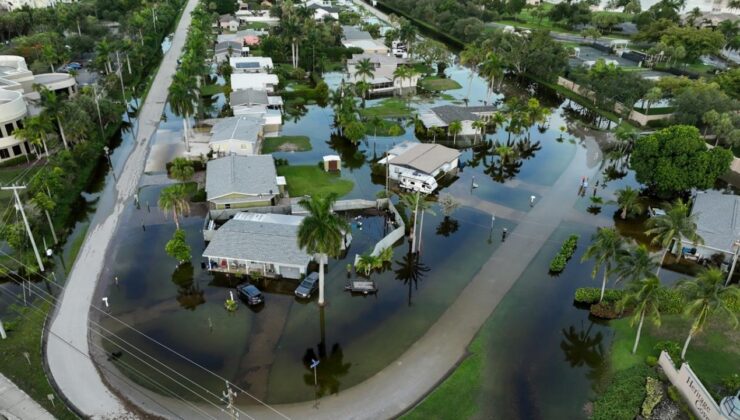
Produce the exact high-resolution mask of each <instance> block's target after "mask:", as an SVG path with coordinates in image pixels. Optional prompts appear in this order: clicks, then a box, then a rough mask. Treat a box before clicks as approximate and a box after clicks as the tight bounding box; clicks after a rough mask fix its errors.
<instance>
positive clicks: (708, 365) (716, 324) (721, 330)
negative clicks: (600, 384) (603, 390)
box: [610, 315, 740, 389]
mask: <svg viewBox="0 0 740 420" xmlns="http://www.w3.org/2000/svg"><path fill="white" fill-rule="evenodd" d="M661 320H662V324H661V326H660V327H655V326H653V325H652V324H648V323H647V322H646V323H645V325H644V326H643V328H642V337H641V338H640V344H639V346H638V348H637V353H635V354H634V355H633V354H632V345H633V344H634V340H635V332H636V330H635V328H633V327H630V325H629V319H620V320H616V321H612V326H613V327H614V330H615V338H614V343H613V344H612V350H611V353H610V355H611V366H612V369H613V370H614V371H619V370H624V369H627V368H630V367H632V366H635V365H637V364H640V363H645V358H646V357H647V356H649V355H654V356H655V355H656V353H655V351H654V350H653V347H655V344H656V343H658V342H659V341H665V340H671V341H675V342H677V343H678V344H679V345H681V346H683V343H684V340H686V336H687V335H688V333H689V329H690V328H691V321H690V320H689V319H687V318H684V317H682V316H679V315H664V316H662V317H661ZM738 343H740V330H738V329H732V328H731V327H730V326H728V325H727V324H726V323H725V322H724V321H721V320H713V321H712V322H710V324H709V325H708V326H707V327H705V329H704V331H703V332H701V333H699V334H698V335H697V336H695V337H694V338H693V339H692V341H691V344H690V345H689V349H688V350H687V351H686V360H687V361H688V362H689V364H690V365H691V368H692V369H693V370H694V372H696V374H697V375H698V376H699V378H700V379H701V380H702V382H704V385H706V386H707V388H708V389H709V388H710V387H711V386H712V385H715V384H719V383H721V381H722V379H723V378H725V377H726V376H728V375H729V374H731V373H738V370H737V369H738V368H737V367H738V366H740V345H738ZM674 362H678V361H677V360H674ZM733 366H735V370H734V372H733V369H732V367H733Z"/></svg>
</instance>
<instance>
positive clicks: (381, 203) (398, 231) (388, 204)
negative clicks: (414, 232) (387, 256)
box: [355, 198, 406, 265]
mask: <svg viewBox="0 0 740 420" xmlns="http://www.w3.org/2000/svg"><path fill="white" fill-rule="evenodd" d="M377 206H378V208H387V209H388V210H390V212H391V213H393V217H394V219H395V222H396V225H397V226H398V227H396V228H395V229H393V230H392V231H391V232H389V233H388V234H387V235H385V236H384V237H383V239H381V240H379V241H378V243H376V244H375V247H374V248H373V251H372V252H371V253H370V255H372V256H374V257H377V256H378V255H380V253H381V252H382V251H383V250H384V249H386V248H388V247H391V246H393V244H395V243H396V241H398V240H399V239H401V238H403V236H404V235H405V234H406V224H405V223H403V218H402V217H401V214H400V213H399V212H398V210H396V206H394V205H393V202H392V201H391V200H389V199H387V198H382V199H378V201H377ZM359 259H360V254H356V255H355V265H356V264H357V261H358V260H359Z"/></svg>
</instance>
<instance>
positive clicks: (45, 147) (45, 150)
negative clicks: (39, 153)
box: [41, 133, 49, 157]
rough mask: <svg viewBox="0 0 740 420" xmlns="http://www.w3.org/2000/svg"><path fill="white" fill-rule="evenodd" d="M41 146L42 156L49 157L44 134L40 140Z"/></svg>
mask: <svg viewBox="0 0 740 420" xmlns="http://www.w3.org/2000/svg"><path fill="white" fill-rule="evenodd" d="M41 144H42V145H43V146H44V154H45V155H46V157H49V148H48V147H47V146H46V133H44V135H43V137H42V138H41Z"/></svg>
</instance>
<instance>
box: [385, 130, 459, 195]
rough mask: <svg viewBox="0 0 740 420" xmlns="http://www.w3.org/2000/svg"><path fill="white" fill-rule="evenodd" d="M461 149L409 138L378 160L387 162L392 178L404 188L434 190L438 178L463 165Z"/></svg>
mask: <svg viewBox="0 0 740 420" xmlns="http://www.w3.org/2000/svg"><path fill="white" fill-rule="evenodd" d="M459 160H460V151H458V150H456V149H451V148H449V147H445V146H442V145H440V144H428V143H416V142H410V141H405V142H403V143H401V144H399V145H397V146H395V147H394V148H392V149H391V150H389V151H388V153H387V155H386V157H385V158H383V159H381V160H380V161H379V162H378V163H380V164H387V165H389V166H388V178H390V179H391V180H393V181H396V182H398V184H399V186H400V187H401V188H403V189H408V190H411V191H419V192H422V193H425V194H430V193H432V192H434V190H436V189H437V187H438V184H437V179H438V178H440V177H442V176H444V175H446V174H447V173H450V172H454V171H456V170H457V168H458V166H459V163H460V162H459Z"/></svg>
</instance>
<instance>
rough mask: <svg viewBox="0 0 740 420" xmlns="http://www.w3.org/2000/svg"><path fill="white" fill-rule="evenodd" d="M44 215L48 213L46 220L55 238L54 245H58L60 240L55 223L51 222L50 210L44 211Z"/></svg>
mask: <svg viewBox="0 0 740 420" xmlns="http://www.w3.org/2000/svg"><path fill="white" fill-rule="evenodd" d="M44 213H46V220H48V221H49V229H51V236H52V237H53V238H54V243H55V244H58V243H59V239H57V233H56V232H55V231H54V223H52V222H51V215H50V214H49V210H44Z"/></svg>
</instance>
